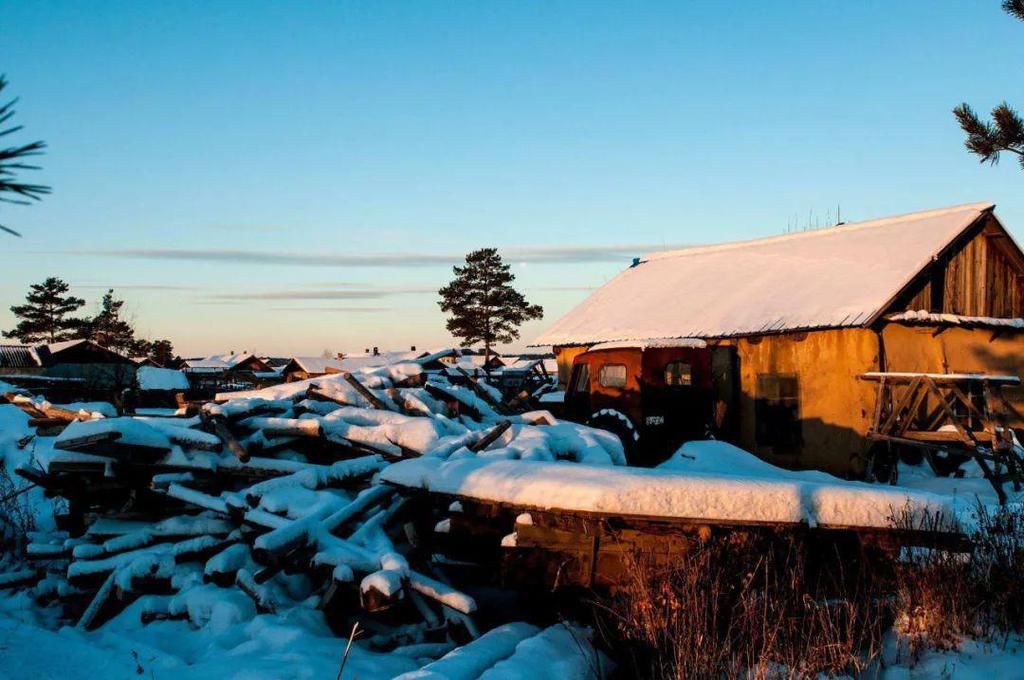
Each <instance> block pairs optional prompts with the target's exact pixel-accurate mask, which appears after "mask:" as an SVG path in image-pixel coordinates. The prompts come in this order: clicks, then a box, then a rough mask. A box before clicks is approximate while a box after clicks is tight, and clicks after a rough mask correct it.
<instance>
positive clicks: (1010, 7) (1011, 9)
mask: <svg viewBox="0 0 1024 680" xmlns="http://www.w3.org/2000/svg"><path fill="white" fill-rule="evenodd" d="M1003 11H1005V12H1006V13H1007V14H1009V15H1010V16H1015V17H1017V18H1018V19H1020V20H1021V21H1024V0H1003Z"/></svg>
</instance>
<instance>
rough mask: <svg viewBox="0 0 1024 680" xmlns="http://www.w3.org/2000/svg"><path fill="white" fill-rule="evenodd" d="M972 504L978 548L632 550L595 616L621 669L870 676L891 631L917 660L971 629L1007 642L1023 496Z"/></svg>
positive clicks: (1023, 611)
mask: <svg viewBox="0 0 1024 680" xmlns="http://www.w3.org/2000/svg"><path fill="white" fill-rule="evenodd" d="M977 514H978V531H977V533H976V535H975V536H974V541H973V546H974V547H973V550H972V551H971V552H957V551H953V550H950V549H949V546H948V545H939V544H935V545H933V546H931V547H929V546H927V545H925V546H923V547H918V548H913V549H907V548H905V549H903V550H902V551H901V552H900V553H899V554H898V555H892V554H890V555H882V554H880V553H868V552H865V551H860V550H858V549H856V547H855V546H852V545H850V544H847V545H845V546H844V545H841V544H836V545H834V546H832V547H831V548H830V549H824V548H823V547H822V545H821V543H820V541H808V542H804V541H802V540H801V539H799V538H797V537H789V538H783V537H779V536H772V535H769V534H764V535H756V534H748V535H745V536H742V537H739V536H733V537H731V538H729V537H718V538H714V539H712V540H709V541H706V542H704V543H696V544H695V545H694V546H693V549H692V550H691V551H690V552H689V553H688V554H687V555H686V556H684V557H683V558H681V559H679V560H677V561H676V562H675V563H673V564H672V566H671V567H664V566H661V565H663V564H664V560H661V561H659V560H655V559H653V558H652V557H651V556H649V555H642V554H635V555H633V556H631V558H630V561H631V564H630V573H631V574H632V575H633V576H632V578H631V580H630V582H629V583H628V584H627V585H626V586H625V587H624V588H623V589H622V590H621V591H620V592H618V593H617V594H616V595H614V596H611V597H608V598H606V599H603V600H601V602H600V603H599V606H598V608H597V611H598V616H597V619H598V622H599V625H600V628H601V630H602V631H603V632H604V633H605V637H606V642H607V644H608V647H609V648H610V649H611V650H612V651H613V652H615V656H616V657H617V658H618V661H619V663H620V664H621V665H622V666H624V667H625V668H626V669H627V672H626V673H625V675H626V676H627V677H637V678H650V679H652V680H684V679H688V678H709V677H712V678H726V677H728V678H732V677H744V678H779V677H784V678H804V677H814V676H819V675H821V674H824V675H826V676H832V675H846V676H853V677H865V676H874V675H876V674H877V672H878V670H879V668H880V667H881V665H882V660H881V650H882V642H883V638H884V637H885V636H886V635H887V634H888V633H889V632H890V631H892V632H895V633H896V640H898V642H899V645H898V646H897V654H898V655H899V661H900V662H901V663H910V664H911V665H913V664H914V663H915V662H916V661H917V660H918V659H919V658H920V656H921V654H922V653H923V652H925V651H926V650H929V649H954V648H956V647H957V646H958V645H959V644H960V643H961V642H962V641H963V640H964V639H966V638H971V639H975V640H983V641H987V642H991V643H995V644H999V643H1002V642H1005V640H1006V637H1007V636H1008V635H1009V634H1011V633H1022V632H1024V508H1022V507H1017V506H1010V507H1006V508H1000V509H998V510H995V511H990V510H986V509H984V508H979V509H978V512H977ZM895 521H896V525H897V527H898V528H905V529H915V530H917V531H920V530H921V529H928V528H929V524H928V521H929V520H928V519H927V518H926V519H925V520H924V523H923V524H922V520H921V519H920V518H917V519H916V520H915V522H913V523H911V522H909V520H908V519H907V518H900V519H897V520H895ZM932 521H938V520H937V519H934V518H933V519H932ZM887 657H888V659H887V660H888V661H890V662H891V661H893V660H894V659H893V658H892V657H891V656H889V655H888V654H887Z"/></svg>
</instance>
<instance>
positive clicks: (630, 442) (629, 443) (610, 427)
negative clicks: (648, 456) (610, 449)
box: [587, 409, 640, 465]
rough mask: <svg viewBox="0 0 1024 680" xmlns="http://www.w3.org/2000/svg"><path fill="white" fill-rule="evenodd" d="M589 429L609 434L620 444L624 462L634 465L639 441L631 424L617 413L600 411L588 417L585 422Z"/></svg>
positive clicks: (637, 433) (606, 410)
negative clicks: (624, 457)
mask: <svg viewBox="0 0 1024 680" xmlns="http://www.w3.org/2000/svg"><path fill="white" fill-rule="evenodd" d="M587 425H589V426H590V427H596V428H597V429H599V430H604V431H605V432H611V433H612V434H614V435H615V436H616V437H618V438H619V441H620V442H622V450H623V453H624V454H625V456H626V462H627V463H628V464H630V465H634V464H636V455H637V449H638V445H639V441H640V433H639V432H637V430H636V427H635V426H634V425H633V422H632V421H631V420H630V419H629V418H628V417H626V416H625V415H624V414H622V413H620V412H619V411H615V410H612V409H602V410H600V411H598V412H597V413H595V414H593V415H591V416H590V419H589V420H588V421H587Z"/></svg>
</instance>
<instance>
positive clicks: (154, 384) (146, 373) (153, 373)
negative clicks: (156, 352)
mask: <svg viewBox="0 0 1024 680" xmlns="http://www.w3.org/2000/svg"><path fill="white" fill-rule="evenodd" d="M135 377H136V380H138V383H139V389H140V390H187V389H188V376H186V375H185V374H184V373H182V372H181V371H176V370H174V369H172V368H156V367H155V366H140V367H139V369H138V370H137V371H136V372H135Z"/></svg>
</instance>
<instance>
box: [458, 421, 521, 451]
mask: <svg viewBox="0 0 1024 680" xmlns="http://www.w3.org/2000/svg"><path fill="white" fill-rule="evenodd" d="M511 426H512V421H511V420H503V421H501V422H500V423H498V424H497V425H495V426H494V427H493V428H491V430H490V432H488V433H487V434H485V435H484V436H483V437H481V438H480V439H479V440H478V441H475V442H473V443H472V444H470V445H469V446H468V447H467V448H468V449H469V450H470V451H473V452H474V453H475V452H477V451H483V450H484V449H486V448H487V447H488V446H490V445H491V444H493V443H494V442H495V441H497V440H498V437H500V436H501V435H503V434H504V433H505V430H507V429H508V428H510V427H511Z"/></svg>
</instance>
